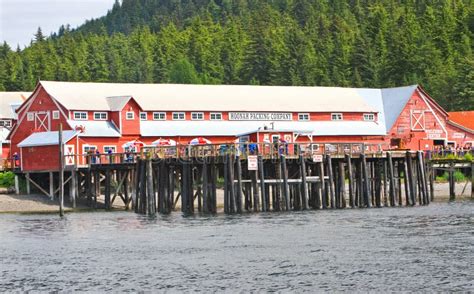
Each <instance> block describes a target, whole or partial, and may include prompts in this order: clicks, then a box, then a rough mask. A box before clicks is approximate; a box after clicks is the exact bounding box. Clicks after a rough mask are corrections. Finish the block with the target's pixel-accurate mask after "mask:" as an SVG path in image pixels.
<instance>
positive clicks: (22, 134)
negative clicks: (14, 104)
mask: <svg viewBox="0 0 474 294" xmlns="http://www.w3.org/2000/svg"><path fill="white" fill-rule="evenodd" d="M36 91H37V93H38V95H37V96H36V97H34V99H31V100H30V105H29V106H27V107H25V108H24V109H22V110H21V111H20V113H19V116H18V117H19V120H18V125H17V127H15V128H14V130H13V131H12V133H11V135H10V140H11V144H12V150H11V152H12V154H13V153H15V152H20V150H19V149H18V147H16V146H17V145H18V143H20V142H21V141H23V140H24V139H25V138H27V137H28V136H29V135H31V134H32V133H35V132H44V131H46V130H45V129H43V128H42V129H35V121H34V120H33V121H28V120H27V115H26V113H27V112H39V111H46V112H49V115H50V118H51V120H50V121H51V125H50V130H51V131H57V130H59V124H60V123H62V124H63V129H64V130H70V129H71V128H70V127H69V125H68V123H67V118H66V117H64V116H63V115H62V114H61V113H60V116H59V119H57V120H54V119H53V117H52V111H53V110H59V109H58V107H57V106H56V104H55V103H54V102H53V100H52V99H51V97H50V96H49V95H48V93H46V91H44V89H43V88H42V87H39V88H38V89H37V90H36ZM33 96H34V94H33V95H32V97H33ZM61 108H62V107H61ZM66 113H67V111H66Z"/></svg>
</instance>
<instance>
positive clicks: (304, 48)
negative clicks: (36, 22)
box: [0, 0, 474, 110]
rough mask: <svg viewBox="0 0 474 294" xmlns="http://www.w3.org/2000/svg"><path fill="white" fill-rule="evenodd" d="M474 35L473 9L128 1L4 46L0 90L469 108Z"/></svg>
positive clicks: (362, 0)
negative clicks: (155, 89)
mask: <svg viewBox="0 0 474 294" xmlns="http://www.w3.org/2000/svg"><path fill="white" fill-rule="evenodd" d="M473 36H474V0H424V1H421V0H340V1H339V0H338V1H334V0H273V1H272V0H123V3H119V2H117V3H116V4H115V5H114V7H113V8H112V9H111V10H110V11H109V13H108V14H107V15H106V16H104V17H102V18H100V19H97V20H93V21H89V22H87V23H86V24H84V25H83V26H82V27H79V28H78V29H77V30H73V31H71V30H69V29H68V28H67V27H61V28H60V29H59V31H58V33H57V34H55V35H53V36H50V37H45V36H43V34H42V33H41V31H38V33H37V34H36V36H35V39H34V40H33V41H32V43H31V45H30V46H28V47H27V48H25V49H22V50H20V49H17V50H15V49H14V48H10V47H9V46H8V45H6V44H4V45H3V46H1V47H0V90H9V91H13V90H31V89H32V88H33V87H34V86H35V83H36V81H37V80H38V79H42V80H65V81H66V80H67V81H95V82H106V81H114V82H144V83H151V82H155V83H167V82H176V83H209V84H221V83H223V84H262V85H263V84H265V85H320V86H354V87H390V86H402V85H407V84H417V83H419V84H421V85H422V86H423V87H424V88H425V89H426V90H427V91H428V92H429V93H430V94H431V95H432V96H433V97H434V98H435V99H437V100H438V102H439V103H441V104H442V105H443V106H445V107H446V108H447V109H450V110H451V109H473V108H474V55H473V44H474V42H473ZM222 99H225V97H222Z"/></svg>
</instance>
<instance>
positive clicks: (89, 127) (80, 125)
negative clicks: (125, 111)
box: [67, 120, 121, 137]
mask: <svg viewBox="0 0 474 294" xmlns="http://www.w3.org/2000/svg"><path fill="white" fill-rule="evenodd" d="M67 122H68V124H69V125H70V126H71V128H72V129H77V130H79V129H81V130H83V131H81V133H79V137H120V136H121V135H120V132H119V130H118V129H117V128H116V127H115V126H114V124H113V123H111V122H110V121H102V120H100V121H99V120H95V121H90V120H89V121H87V120H84V121H81V120H79V121H78V120H68V121H67Z"/></svg>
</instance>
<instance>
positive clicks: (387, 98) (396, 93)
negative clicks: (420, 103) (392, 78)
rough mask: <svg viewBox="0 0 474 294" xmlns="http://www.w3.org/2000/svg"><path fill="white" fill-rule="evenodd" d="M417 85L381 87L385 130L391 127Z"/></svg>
mask: <svg viewBox="0 0 474 294" xmlns="http://www.w3.org/2000/svg"><path fill="white" fill-rule="evenodd" d="M417 88H418V85H412V86H407V87H398V88H387V89H382V90H381V91H382V101H383V112H384V114H385V125H386V128H387V132H389V131H390V129H391V128H392V127H393V125H394V124H395V122H396V121H397V118H398V117H399V116H400V114H401V113H402V111H403V108H405V105H406V104H407V102H408V101H409V100H410V98H411V96H412V95H413V93H414V92H415V90H416V89H417Z"/></svg>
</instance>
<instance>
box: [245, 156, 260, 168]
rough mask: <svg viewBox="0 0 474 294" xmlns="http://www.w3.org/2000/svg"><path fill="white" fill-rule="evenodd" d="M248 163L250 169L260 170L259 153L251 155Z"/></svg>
mask: <svg viewBox="0 0 474 294" xmlns="http://www.w3.org/2000/svg"><path fill="white" fill-rule="evenodd" d="M247 163H248V170H258V156H257V155H249V157H248V159H247Z"/></svg>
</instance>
